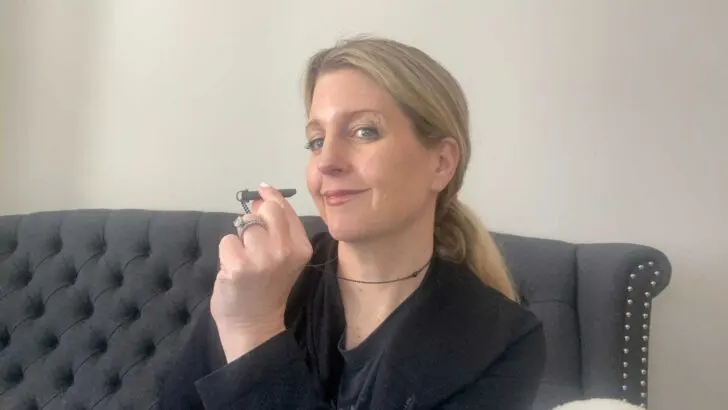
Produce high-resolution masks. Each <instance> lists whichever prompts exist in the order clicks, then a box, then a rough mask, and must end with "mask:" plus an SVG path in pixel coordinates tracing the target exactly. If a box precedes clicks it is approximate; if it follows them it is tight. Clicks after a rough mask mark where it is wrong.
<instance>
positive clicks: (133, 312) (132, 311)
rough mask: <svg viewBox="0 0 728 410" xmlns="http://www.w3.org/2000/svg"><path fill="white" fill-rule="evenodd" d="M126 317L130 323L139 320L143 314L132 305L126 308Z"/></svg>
mask: <svg viewBox="0 0 728 410" xmlns="http://www.w3.org/2000/svg"><path fill="white" fill-rule="evenodd" d="M124 316H125V317H126V318H127V319H128V320H130V321H135V320H138V319H139V317H140V316H141V312H140V311H139V309H138V308H137V307H136V306H131V305H130V306H127V307H126V308H124Z"/></svg>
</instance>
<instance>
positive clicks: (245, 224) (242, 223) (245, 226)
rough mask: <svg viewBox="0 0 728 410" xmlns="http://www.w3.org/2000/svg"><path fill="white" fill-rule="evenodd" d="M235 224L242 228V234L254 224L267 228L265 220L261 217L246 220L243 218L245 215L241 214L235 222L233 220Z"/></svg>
mask: <svg viewBox="0 0 728 410" xmlns="http://www.w3.org/2000/svg"><path fill="white" fill-rule="evenodd" d="M233 225H234V226H235V227H236V228H238V229H240V233H239V235H240V236H242V235H243V233H244V232H245V230H246V229H248V228H250V227H251V226H253V225H258V226H260V227H262V228H263V229H265V228H266V224H265V221H264V220H262V219H260V218H255V219H251V220H249V221H246V220H245V219H243V216H242V215H240V216H238V217H237V218H235V222H233Z"/></svg>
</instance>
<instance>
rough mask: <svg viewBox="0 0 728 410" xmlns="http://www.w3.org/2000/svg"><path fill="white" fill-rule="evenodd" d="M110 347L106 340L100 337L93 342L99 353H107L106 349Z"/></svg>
mask: <svg viewBox="0 0 728 410" xmlns="http://www.w3.org/2000/svg"><path fill="white" fill-rule="evenodd" d="M108 347H109V345H108V343H106V340H104V339H103V338H101V337H99V338H98V339H96V340H94V342H93V348H94V350H96V351H97V352H99V353H105V352H106V349H108Z"/></svg>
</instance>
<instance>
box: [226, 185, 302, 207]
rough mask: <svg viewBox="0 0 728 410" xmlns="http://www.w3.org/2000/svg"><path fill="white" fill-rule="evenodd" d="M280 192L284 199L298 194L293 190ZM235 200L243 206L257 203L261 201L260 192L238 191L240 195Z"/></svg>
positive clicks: (250, 190) (280, 190) (252, 190)
mask: <svg viewBox="0 0 728 410" xmlns="http://www.w3.org/2000/svg"><path fill="white" fill-rule="evenodd" d="M278 192H280V193H281V196H282V197H283V198H290V197H292V196H293V195H295V194H296V190H295V189H292V188H291V189H279V190H278ZM235 198H237V200H238V202H240V203H241V204H244V203H246V202H250V201H257V200H259V199H261V198H260V194H259V193H258V191H256V190H254V189H244V190H242V191H238V193H237V194H236V195H235Z"/></svg>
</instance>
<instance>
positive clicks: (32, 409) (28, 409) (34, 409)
mask: <svg viewBox="0 0 728 410" xmlns="http://www.w3.org/2000/svg"><path fill="white" fill-rule="evenodd" d="M23 404H24V407H23V408H24V409H25V410H38V409H39V407H38V402H36V401H35V399H33V398H27V399H26V400H25V401H24V403H23Z"/></svg>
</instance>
